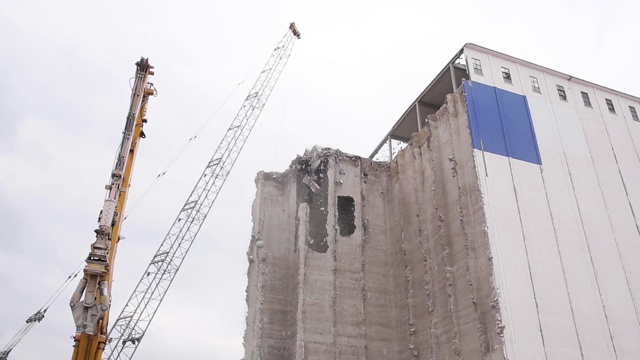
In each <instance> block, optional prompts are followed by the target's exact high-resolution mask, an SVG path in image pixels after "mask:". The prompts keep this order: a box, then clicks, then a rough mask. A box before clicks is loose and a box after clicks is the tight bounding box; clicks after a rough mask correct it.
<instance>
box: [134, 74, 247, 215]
mask: <svg viewBox="0 0 640 360" xmlns="http://www.w3.org/2000/svg"><path fill="white" fill-rule="evenodd" d="M257 65H259V64H256V65H255V66H254V67H253V69H251V71H249V72H248V73H247V75H246V76H245V78H244V79H243V80H242V81H241V82H239V83H238V85H236V87H235V88H234V89H233V90H232V91H231V92H230V93H229V94H228V95H227V97H225V98H224V100H222V102H221V103H220V105H218V107H217V108H216V109H215V110H214V111H213V113H211V115H209V117H207V119H206V120H205V121H204V123H202V125H200V127H199V128H198V130H196V132H195V133H194V134H193V136H191V137H190V138H189V140H187V141H186V142H185V143H184V145H182V147H181V148H180V149H179V150H178V152H177V153H176V154H175V155H174V156H173V158H172V159H171V160H170V161H169V163H167V165H166V166H165V167H164V168H163V169H162V170H161V171H160V173H158V175H157V176H156V178H155V179H154V180H153V181H152V182H151V184H149V186H147V188H146V189H145V190H144V191H143V192H142V194H141V195H140V196H139V197H138V198H137V199H136V201H134V202H133V205H131V207H130V208H129V210H128V211H127V212H126V213H125V215H124V218H123V219H122V221H125V220H127V218H128V217H129V215H131V213H132V212H133V210H135V208H136V207H138V205H140V203H141V202H142V200H144V198H145V197H146V196H147V195H148V194H149V192H151V190H152V189H153V188H154V187H155V186H156V185H157V184H158V182H159V181H160V180H161V179H162V178H163V177H164V176H165V175H166V174H167V172H168V171H169V169H171V167H173V165H174V164H175V163H176V162H177V161H178V160H179V159H180V157H182V155H183V154H184V152H185V151H186V150H187V149H188V148H189V146H191V144H192V143H193V141H194V140H196V138H197V137H198V135H200V133H202V131H204V129H205V128H206V127H207V125H209V123H211V121H212V120H213V119H214V118H215V116H216V115H217V114H218V112H220V110H221V109H222V108H223V107H224V105H226V104H227V102H228V101H229V100H230V99H231V97H233V95H235V93H236V92H237V91H238V90H239V89H240V87H241V86H242V85H243V84H244V83H245V81H246V80H247V79H248V78H249V76H250V75H251V73H253V72H254V71H255V68H256V67H257Z"/></svg>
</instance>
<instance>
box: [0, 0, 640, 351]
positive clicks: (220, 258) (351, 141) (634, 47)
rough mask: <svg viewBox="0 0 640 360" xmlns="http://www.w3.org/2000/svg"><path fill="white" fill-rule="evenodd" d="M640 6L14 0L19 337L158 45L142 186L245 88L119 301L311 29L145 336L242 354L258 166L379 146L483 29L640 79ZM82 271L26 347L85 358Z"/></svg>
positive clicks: (3, 122) (524, 53) (129, 256)
mask: <svg viewBox="0 0 640 360" xmlns="http://www.w3.org/2000/svg"><path fill="white" fill-rule="evenodd" d="M639 15H640V5H639V3H638V2H637V1H636V0H628V1H604V0H602V1H587V0H581V1H578V0H554V1H549V0H541V1H535V2H533V1H531V2H527V3H526V4H521V5H517V4H516V2H514V1H455V2H450V1H438V2H433V1H425V0H422V1H377V0H373V1H364V0H357V1H352V0H324V1H286V0H271V1H190V0H183V1H180V2H177V1H150V0H149V1H146V0H145V1H143V0H138V1H110V2H92V1H65V0H58V1H25V0H21V1H20V0H16V1H13V0H0V294H1V295H0V347H3V346H4V344H5V343H6V342H7V341H8V340H9V339H10V338H11V337H12V336H13V335H14V334H15V332H16V331H17V330H18V329H19V328H20V327H21V326H22V323H23V322H24V320H25V319H26V318H27V317H28V316H30V315H31V314H33V313H34V312H35V311H36V310H37V309H38V308H39V307H40V306H41V305H42V304H43V303H44V302H45V301H46V300H47V298H49V296H50V295H51V294H52V293H53V292H54V290H55V289H56V288H57V287H58V286H59V285H60V284H61V283H62V282H63V281H64V279H65V278H66V277H67V276H68V275H69V274H70V273H71V272H72V271H73V270H74V268H76V266H78V265H79V264H80V263H81V262H82V260H83V259H84V258H85V257H86V255H87V254H88V250H89V245H90V244H91V242H92V241H93V239H94V233H93V229H94V228H95V227H96V219H97V217H98V212H99V210H100V208H101V205H102V201H103V196H104V185H105V184H106V183H107V182H108V180H109V173H110V170H111V166H112V161H113V156H114V154H115V151H116V149H117V146H118V144H119V141H120V136H121V131H122V128H123V126H124V120H125V116H126V113H127V109H128V105H129V98H130V88H129V79H130V78H131V77H132V76H133V74H134V72H135V66H134V63H135V62H136V61H137V60H138V59H139V57H140V56H145V57H149V58H150V62H151V64H153V65H154V66H155V68H156V75H155V76H154V77H153V78H152V81H153V82H154V84H155V85H156V87H157V88H158V97H157V98H152V99H151V100H150V102H149V108H148V119H149V122H148V124H146V127H145V132H146V134H147V138H146V139H144V140H143V141H142V144H141V146H140V150H139V153H138V157H137V162H136V167H135V171H134V176H133V187H132V190H131V194H130V197H129V204H132V203H133V201H134V200H135V199H137V198H138V196H139V194H140V193H141V192H142V191H143V190H144V189H145V188H146V187H147V185H148V184H150V183H151V182H152V181H153V179H154V178H155V177H156V175H157V174H158V173H159V172H160V171H161V170H162V168H163V167H164V166H165V165H166V164H167V162H168V161H169V160H170V159H171V157H172V156H173V155H174V154H175V153H176V152H177V151H178V149H180V148H181V147H182V146H183V145H184V144H185V142H186V141H187V140H188V139H189V137H191V135H192V134H193V133H194V132H195V131H196V130H197V129H198V128H199V127H200V125H201V124H202V123H203V122H204V121H205V120H206V119H207V117H208V116H209V115H210V114H211V113H212V112H213V111H214V110H215V109H216V108H217V107H218V106H219V105H220V104H221V102H222V101H223V99H224V98H226V97H227V96H228V95H229V94H230V93H232V92H233V91H234V90H235V91H236V92H235V95H234V96H233V97H232V98H231V100H229V102H228V103H227V104H226V105H225V107H224V108H223V109H222V111H220V113H219V114H218V115H217V116H216V117H215V119H214V120H213V122H212V123H211V124H210V125H209V126H208V127H207V128H206V129H205V131H204V132H203V133H202V134H201V135H200V136H199V137H198V140H197V141H195V142H194V143H193V145H192V146H191V147H190V148H189V150H188V151H187V152H186V153H185V155H184V156H183V157H182V158H181V159H180V161H178V163H176V164H175V166H173V167H172V168H171V170H170V171H169V172H168V173H167V175H166V176H165V177H164V178H163V180H162V181H161V182H160V183H159V184H158V185H157V186H156V187H155V188H154V189H153V191H152V192H151V193H150V194H149V195H148V196H147V197H146V199H145V200H144V201H143V202H142V203H141V205H140V206H138V207H137V208H136V209H135V211H134V212H133V213H132V214H131V216H130V217H129V219H128V220H127V221H126V222H125V224H124V227H123V230H122V234H123V235H124V236H126V240H124V241H122V242H121V244H120V246H119V248H118V250H119V252H118V257H117V264H116V269H115V271H116V272H115V276H114V278H115V282H114V285H113V293H112V294H113V304H112V313H114V315H113V316H114V317H115V316H117V315H116V314H118V313H119V312H120V310H121V307H122V306H123V304H124V302H125V301H126V300H127V299H128V297H129V295H130V293H131V291H132V290H133V288H134V286H135V284H136V283H137V282H138V280H139V278H140V276H141V274H142V271H143V270H144V269H145V268H146V265H147V263H148V262H149V260H150V258H151V256H152V255H153V253H154V252H155V251H156V249H157V246H158V245H159V244H160V241H161V240H162V239H163V238H164V235H165V233H166V231H167V230H168V229H169V226H170V225H171V223H172V222H173V220H174V218H175V216H176V215H177V213H178V210H179V209H180V208H181V206H182V204H183V202H184V201H185V199H186V197H187V195H188V194H189V192H190V191H191V189H192V187H193V185H194V184H195V181H196V180H197V178H198V177H199V175H200V173H201V171H202V169H203V168H204V165H205V164H206V162H207V161H208V159H209V157H210V156H211V154H212V153H213V151H214V149H215V147H216V146H217V144H218V142H219V140H220V138H221V137H222V135H223V133H224V131H225V130H226V128H227V127H228V125H229V123H230V122H231V120H232V118H233V116H234V115H235V113H236V111H237V110H238V107H239V106H240V104H241V102H242V100H243V98H244V97H245V96H246V94H247V93H248V91H249V88H250V87H251V85H252V83H253V81H254V80H255V78H256V76H257V71H258V70H259V69H260V68H261V67H262V66H263V64H264V62H266V60H267V57H268V55H269V54H270V52H271V50H272V49H273V46H274V44H275V43H276V42H278V41H279V40H280V38H281V37H282V35H284V33H285V32H286V30H287V27H288V23H289V22H290V21H292V20H295V21H296V22H297V24H298V26H299V29H300V31H301V32H302V39H301V40H299V41H298V42H297V43H296V45H295V48H294V51H293V54H292V56H291V59H290V61H289V64H288V66H287V68H286V69H285V72H284V74H283V76H282V77H281V79H280V82H279V83H278V85H277V87H276V89H275V91H274V93H273V94H272V96H271V99H270V100H269V102H268V104H267V106H266V108H265V109H264V111H263V113H262V116H261V118H260V119H259V121H258V123H257V125H256V127H255V128H254V131H253V133H252V135H251V137H250V138H249V141H248V143H247V145H246V146H245V148H244V150H243V152H242V154H241V156H240V158H239V159H238V161H237V163H236V165H235V168H234V169H233V172H232V173H231V175H230V177H229V179H228V181H227V183H226V185H225V187H224V188H223V190H222V192H221V195H220V196H219V197H218V200H217V202H216V204H215V205H214V207H213V210H212V211H211V213H210V214H209V218H208V219H207V222H206V223H205V225H204V227H203V229H202V231H201V232H200V235H199V237H198V239H197V240H196V242H195V244H194V246H193V248H192V250H191V253H190V254H189V256H188V257H187V259H186V261H185V263H184V265H183V268H182V269H181V271H180V273H179V274H178V276H177V278H176V280H175V282H174V283H173V286H172V288H171V290H170V291H169V294H168V295H167V297H166V298H165V301H164V303H163V305H162V306H161V308H160V310H159V312H158V315H157V316H156V319H155V320H154V322H153V323H152V324H151V327H150V329H149V331H148V333H147V335H146V337H145V338H144V340H143V341H142V343H141V345H140V347H139V348H138V352H137V353H136V358H137V359H177V358H183V359H187V358H190V359H205V358H206V359H239V358H241V357H242V355H243V347H242V338H243V333H244V327H245V313H246V303H245V288H246V283H247V279H246V269H247V259H246V255H245V253H246V251H247V249H248V242H249V238H250V233H251V226H252V225H251V204H252V202H253V198H254V195H255V184H254V178H255V175H256V173H257V172H258V171H260V170H267V171H273V170H277V171H282V170H284V169H286V168H287V167H288V165H289V163H290V161H291V160H292V159H293V158H294V157H295V156H296V154H301V153H303V152H304V150H305V149H306V148H311V147H312V146H313V145H316V144H319V145H323V146H330V147H334V148H340V149H341V150H343V151H346V152H350V153H354V154H358V155H363V156H367V155H369V153H370V152H371V151H372V150H373V148H374V147H375V146H376V145H377V144H378V142H379V141H380V140H381V139H382V137H383V136H384V135H385V134H386V132H387V131H388V130H389V128H390V127H391V125H392V124H393V123H394V122H395V121H396V120H397V119H398V118H399V116H400V115H401V114H402V113H403V112H404V110H405V109H406V108H407V107H408V106H409V105H410V103H411V101H413V100H414V99H415V98H416V96H417V95H418V93H419V92H420V91H422V90H423V89H424V88H425V87H426V85H427V84H428V83H429V82H430V81H431V79H432V78H433V77H434V76H435V75H436V74H437V73H438V72H439V71H440V70H441V69H442V67H443V66H444V65H445V64H446V62H447V61H448V60H449V59H451V57H452V56H453V55H454V54H455V53H456V52H457V51H458V50H459V49H460V48H461V47H462V46H463V45H464V44H465V43H466V42H473V43H476V44H478V45H482V46H485V47H488V48H490V49H493V50H497V51H500V52H503V53H506V54H509V55H513V56H515V57H519V58H522V59H525V60H528V61H531V62H534V63H537V64H540V65H543V66H546V67H549V68H552V69H555V70H559V71H562V72H565V73H568V74H571V75H573V76H576V77H580V78H583V79H585V80H588V81H592V82H595V83H597V84H600V85H604V86H607V87H610V88H613V89H616V90H619V91H623V92H626V93H629V94H632V95H635V96H640V74H639V73H638V65H637V64H638V58H640V42H639V41H638V38H637V36H638V34H639V33H640V30H639V29H638V25H637V24H638V16H639ZM244 79H246V82H245V83H244V84H243V85H242V86H240V87H238V86H237V85H238V83H240V82H242V81H243V80H244ZM75 285H76V283H75V281H74V284H73V285H72V286H71V287H69V288H68V289H67V291H66V292H65V293H64V294H63V295H62V296H61V297H60V299H59V300H58V301H57V302H56V303H55V304H54V305H53V306H52V307H51V308H50V310H49V312H48V313H47V317H46V318H45V319H44V321H43V322H42V323H41V324H38V325H37V326H36V327H35V328H34V330H33V331H32V332H31V333H30V334H29V335H28V336H27V337H26V338H25V339H24V340H23V341H22V343H21V344H20V345H19V346H18V347H17V348H16V349H15V350H14V352H13V353H12V357H11V358H12V359H43V358H50V359H65V358H69V357H70V356H71V352H72V349H71V346H72V340H71V339H70V337H71V336H72V335H73V332H74V325H73V320H72V317H71V312H70V310H69V307H68V299H69V297H70V295H71V292H72V289H73V287H75Z"/></svg>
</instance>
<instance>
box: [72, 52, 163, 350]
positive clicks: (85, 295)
mask: <svg viewBox="0 0 640 360" xmlns="http://www.w3.org/2000/svg"><path fill="white" fill-rule="evenodd" d="M136 67H137V68H136V77H135V82H134V85H133V90H132V94H131V104H130V106H129V113H128V114H127V121H126V124H125V128H124V131H123V133H122V142H121V144H120V149H119V151H118V158H117V160H116V165H115V166H114V168H113V171H112V172H111V179H110V183H109V184H108V185H107V186H106V189H107V196H106V198H105V201H104V205H103V208H102V210H101V211H100V216H99V217H98V224H99V226H98V228H97V229H96V230H95V233H96V240H95V242H94V243H93V244H91V251H90V252H89V256H88V257H87V258H86V260H85V261H86V263H87V265H86V266H85V268H84V276H83V278H82V279H81V280H80V283H79V284H78V286H77V288H76V290H75V291H74V293H73V295H72V297H71V301H70V303H69V305H70V306H71V312H72V314H73V319H74V322H75V325H76V334H75V336H74V345H73V356H72V360H100V359H101V357H102V352H103V350H104V347H105V344H106V341H107V325H108V320H109V307H110V305H111V282H112V275H113V265H114V261H115V256H116V248H117V246H118V241H119V240H120V227H121V225H122V220H123V219H122V217H123V214H124V209H125V203H126V201H127V195H128V189H129V183H130V181H131V173H132V171H133V165H134V161H135V157H136V152H137V149H138V141H139V139H140V138H144V137H145V135H144V131H143V130H142V127H143V124H144V123H146V119H145V113H146V108H147V101H148V100H149V96H151V95H155V88H154V87H153V84H151V83H149V82H148V79H149V76H151V75H153V66H151V65H149V60H148V59H145V58H141V59H140V61H138V62H137V63H136Z"/></svg>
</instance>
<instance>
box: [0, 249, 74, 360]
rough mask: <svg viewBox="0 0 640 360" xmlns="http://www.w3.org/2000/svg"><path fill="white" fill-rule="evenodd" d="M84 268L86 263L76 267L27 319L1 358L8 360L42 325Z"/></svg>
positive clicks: (5, 348)
mask: <svg viewBox="0 0 640 360" xmlns="http://www.w3.org/2000/svg"><path fill="white" fill-rule="evenodd" d="M83 268H84V261H83V262H82V263H81V264H80V265H78V267H76V269H75V270H74V271H73V273H71V275H69V276H68V277H67V279H66V280H65V281H64V282H63V283H62V284H61V285H60V286H59V287H58V289H56V291H54V292H53V294H52V295H51V296H50V297H49V299H47V301H46V302H45V303H44V305H42V306H41V307H40V309H38V311H36V312H35V313H34V314H33V315H31V316H29V317H28V318H27V320H26V321H25V325H23V326H22V328H20V330H18V332H17V333H16V334H15V335H14V336H13V338H11V340H9V342H8V343H7V345H5V347H4V348H2V350H0V357H2V358H6V356H8V355H9V353H10V352H11V350H13V348H14V347H16V345H18V343H19V342H20V341H21V340H22V338H24V336H25V335H27V333H29V331H31V329H32V328H33V327H34V326H35V325H36V324H38V323H40V321H42V319H44V315H45V314H46V312H47V310H49V307H50V306H51V305H53V303H54V302H55V301H56V300H57V299H58V297H60V295H61V294H62V293H63V292H64V290H66V288H67V287H68V286H69V284H71V283H72V282H73V280H75V278H76V277H77V276H78V274H79V273H80V272H81V271H82V269H83ZM3 356H5V357H3Z"/></svg>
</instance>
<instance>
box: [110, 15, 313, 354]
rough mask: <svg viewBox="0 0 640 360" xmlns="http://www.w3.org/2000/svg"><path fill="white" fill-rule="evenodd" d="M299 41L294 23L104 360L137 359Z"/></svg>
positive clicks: (118, 324) (119, 322)
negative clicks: (170, 289) (146, 333)
mask: <svg viewBox="0 0 640 360" xmlns="http://www.w3.org/2000/svg"><path fill="white" fill-rule="evenodd" d="M299 38H300V31H298V28H297V27H296V25H295V23H293V22H292V23H290V24H289V29H288V30H287V32H286V33H285V35H284V36H283V37H282V39H281V40H280V42H279V43H278V44H277V45H276V47H275V49H274V50H273V52H272V53H271V56H270V57H269V60H268V61H267V64H266V65H265V66H264V68H263V70H262V72H260V74H259V75H258V79H257V80H256V82H255V84H254V85H253V87H252V88H251V91H250V92H249V95H248V96H247V97H246V98H245V100H244V102H243V103H242V106H241V107H240V110H239V111H238V113H237V115H236V116H235V118H234V119H233V121H232V122H231V125H230V126H229V128H228V129H227V131H226V133H225V135H224V137H223V138H222V141H221V142H220V144H219V145H218V147H217V148H216V150H215V152H214V153H213V156H212V157H211V160H209V162H207V164H206V166H205V168H204V171H203V172H202V175H200V178H199V180H198V181H197V183H196V185H195V187H194V188H193V190H192V191H191V194H190V195H189V197H188V198H187V201H186V202H185V204H184V205H183V206H182V208H181V209H180V211H179V212H178V216H177V217H176V219H175V221H174V222H173V225H171V228H170V229H169V232H168V233H167V235H166V236H165V238H164V240H163V241H162V243H161V244H160V247H159V248H158V250H157V251H156V253H155V254H154V255H153V257H152V258H151V261H150V262H149V264H148V265H147V268H146V270H145V271H144V272H143V275H142V278H141V279H140V281H139V282H138V284H137V285H136V288H135V289H134V291H133V293H132V294H131V297H130V298H129V300H128V301H127V303H126V304H125V306H124V308H123V309H122V312H121V313H120V315H119V316H118V317H117V318H116V321H115V323H114V325H113V327H111V328H110V330H109V334H108V341H107V345H106V349H105V355H106V356H107V357H108V359H131V358H132V357H133V355H134V354H135V352H136V350H137V348H138V345H139V344H140V341H141V340H142V339H143V337H144V335H145V332H146V331H147V328H148V327H149V324H150V323H151V321H152V320H153V317H154V316H155V314H156V312H157V310H158V308H159V306H160V303H161V302H162V300H163V299H164V296H165V295H166V294H167V291H168V290H169V287H170V286H171V283H172V282H173V280H174V279H175V276H176V274H177V273H178V270H180V266H181V265H182V262H183V261H184V259H185V257H186V255H187V253H188V252H189V249H190V248H191V245H192V244H193V241H194V240H195V238H196V236H197V235H198V232H199V231H200V228H201V226H202V224H203V223H204V221H205V219H206V217H207V215H208V213H209V210H211V206H212V205H213V203H214V202H215V201H216V198H217V197H218V194H219V193H220V189H221V188H222V185H223V184H224V182H225V180H226V179H227V176H228V175H229V172H230V171H231V168H232V167H233V165H234V163H235V161H236V159H237V158H238V155H239V154H240V151H241V150H242V147H243V146H244V144H245V143H246V141H247V138H248V137H249V134H250V133H251V130H252V129H253V126H254V125H255V123H256V121H257V120H258V117H259V116H260V113H261V112H262V109H263V108H264V106H265V104H266V102H267V100H268V99H269V95H271V92H272V91H273V88H274V86H275V85H276V82H277V81H278V78H279V77H280V75H281V74H282V71H283V70H284V67H285V65H286V63H287V60H288V59H289V56H290V55H291V52H292V50H293V45H294V43H295V39H299Z"/></svg>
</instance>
